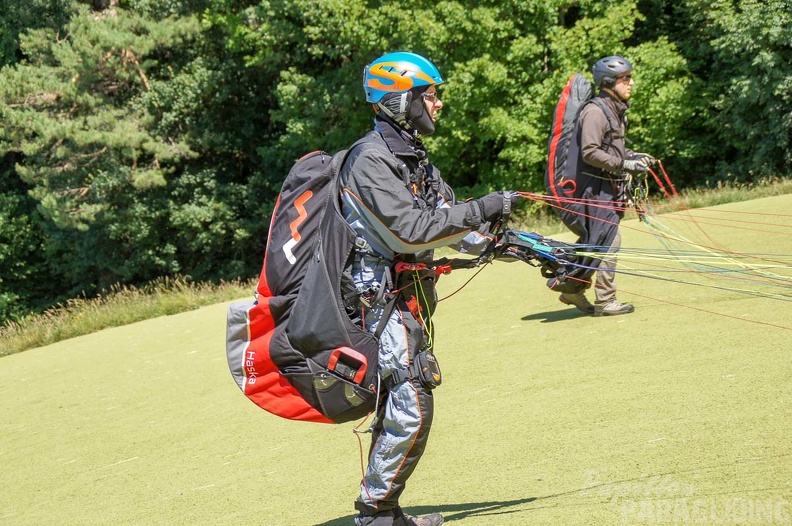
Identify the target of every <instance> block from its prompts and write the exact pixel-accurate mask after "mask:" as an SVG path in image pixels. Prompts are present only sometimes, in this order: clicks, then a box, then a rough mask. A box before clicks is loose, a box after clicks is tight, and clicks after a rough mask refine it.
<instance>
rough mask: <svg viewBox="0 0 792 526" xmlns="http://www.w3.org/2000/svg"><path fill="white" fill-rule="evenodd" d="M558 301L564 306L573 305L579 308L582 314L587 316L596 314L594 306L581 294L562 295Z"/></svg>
mask: <svg viewBox="0 0 792 526" xmlns="http://www.w3.org/2000/svg"><path fill="white" fill-rule="evenodd" d="M558 301H560V302H561V303H563V304H564V305H572V306H574V307H576V308H577V310H579V311H580V312H585V313H586V314H594V305H592V304H591V302H590V301H589V300H588V298H586V296H585V295H584V294H583V293H582V292H579V293H577V294H561V295H560V296H559V297H558Z"/></svg>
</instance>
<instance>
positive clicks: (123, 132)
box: [0, 0, 792, 321]
mask: <svg viewBox="0 0 792 526" xmlns="http://www.w3.org/2000/svg"><path fill="white" fill-rule="evenodd" d="M0 13H2V15H0V16H1V17H2V18H0V66H3V68H2V70H0V122H1V123H2V125H1V126H0V321H2V320H7V319H17V318H19V317H20V316H22V315H24V314H25V313H27V312H30V311H35V310H40V309H42V308H46V307H47V306H50V305H53V304H54V303H57V302H60V301H63V300H65V299H67V298H70V297H76V296H79V295H86V296H91V295H94V294H96V293H99V292H101V291H102V290H106V289H107V288H109V287H111V286H112V285H114V284H117V283H121V284H130V285H141V284H144V283H146V282H148V281H150V280H153V279H156V278H159V277H168V276H177V275H182V276H187V277H188V278H189V279H193V280H197V281H202V280H220V279H234V278H238V277H245V278H246V277H250V276H254V275H255V274H256V273H257V271H258V270H259V268H260V264H261V255H262V253H263V249H264V242H265V239H266V230H267V227H268V221H269V215H270V212H271V210H272V207H273V205H274V199H275V196H276V195H277V191H278V189H279V186H280V182H281V181H282V179H283V177H284V175H285V173H286V172H287V171H288V169H289V167H290V166H291V164H292V163H293V162H294V159H295V158H297V157H299V156H300V155H301V154H303V153H305V152H308V151H311V150H315V149H324V150H327V151H335V150H337V149H340V148H343V147H346V146H348V145H349V144H350V143H351V142H352V141H354V140H355V139H356V138H357V137H358V136H359V135H361V134H362V133H364V132H365V131H366V130H367V129H368V128H369V126H370V123H371V121H370V119H371V116H372V113H371V110H370V108H368V107H367V105H366V104H365V102H364V101H363V97H362V89H361V86H360V82H361V71H362V68H363V66H364V65H365V64H366V63H367V62H368V61H370V60H372V59H374V58H376V57H377V56H379V55H380V54H382V53H384V52H388V51H394V50H411V51H415V52H418V53H421V54H424V55H426V56H428V57H430V58H431V59H432V60H433V61H434V62H435V63H436V64H437V65H438V67H439V68H440V70H441V71H442V72H443V74H444V76H445V78H446V80H447V82H446V84H445V85H444V86H442V89H441V94H442V97H443V102H444V105H445V106H444V109H443V111H442V117H441V121H440V123H439V126H438V132H437V134H436V135H435V136H432V137H430V138H428V139H427V143H428V145H429V147H430V151H431V152H432V156H433V160H434V161H435V162H436V163H437V164H438V165H439V166H440V167H441V168H442V169H443V172H444V175H445V176H446V178H447V179H448V180H449V181H450V182H451V183H452V184H454V185H455V186H457V187H458V188H459V193H460V194H461V195H471V196H475V195H479V194H482V193H484V192H487V191H489V190H492V189H496V188H506V187H508V188H516V189H523V190H541V188H542V178H543V173H544V166H545V154H546V153H545V149H546V141H547V135H548V132H549V127H550V121H551V113H552V110H553V107H554V105H555V103H556V101H557V97H558V92H559V90H560V89H561V87H562V86H563V84H564V82H565V81H566V79H567V78H568V77H569V76H570V75H571V74H572V73H574V72H588V71H590V66H591V64H592V63H593V62H594V61H595V60H596V59H597V58H599V57H601V56H604V55H609V54H614V53H621V54H624V55H625V56H627V57H628V58H629V59H630V60H631V61H632V62H633V63H634V64H636V71H635V75H634V76H635V79H636V86H635V88H634V97H633V101H634V102H633V109H632V110H631V112H630V118H631V128H630V137H631V139H632V140H633V143H634V144H633V148H634V149H636V150H640V151H647V152H651V153H653V154H655V155H657V156H659V157H660V158H662V159H663V161H664V163H665V166H666V168H667V169H668V171H669V173H670V174H671V175H672V177H673V178H674V179H675V181H676V183H677V187H685V186H706V185H713V184H716V183H718V182H723V181H736V182H750V181H753V180H756V179H758V178H761V177H764V176H768V175H783V174H788V173H789V172H790V168H792V145H790V136H791V135H792V60H791V59H792V14H791V13H792V0H767V1H762V2H759V1H758V0H734V1H733V0H728V1H726V0H715V1H704V0H682V1H676V2H670V1H667V0H640V1H637V2H636V1H629V0H628V1H621V0H619V1H615V0H605V1H601V0H580V1H577V2H569V1H568V0H563V1H562V0H485V1H480V2H476V3H475V7H470V5H469V3H467V2H459V1H451V0H413V1H411V2H406V1H404V0H391V1H388V0H383V1H373V0H372V1H368V2H359V1H357V0H258V1H256V0H166V1H154V0H93V1H77V0H59V1H47V2H44V1H42V0H33V1H30V2H11V1H10V0H0Z"/></svg>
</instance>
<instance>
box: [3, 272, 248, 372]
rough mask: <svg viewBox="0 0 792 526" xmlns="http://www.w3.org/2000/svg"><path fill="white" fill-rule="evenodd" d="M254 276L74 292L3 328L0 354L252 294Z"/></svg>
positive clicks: (162, 281)
mask: <svg viewBox="0 0 792 526" xmlns="http://www.w3.org/2000/svg"><path fill="white" fill-rule="evenodd" d="M254 290H255V282H254V281H235V282H224V283H220V284H218V285H214V284H210V283H191V282H189V281H186V280H184V279H163V280H160V281H157V282H155V283H152V284H151V285H149V286H147V287H143V288H137V287H116V288H115V289H114V290H112V291H110V293H109V294H106V295H103V296H99V297H97V298H90V299H85V298H76V299H73V300H70V301H68V302H67V303H66V304H65V305H58V306H57V307H55V308H52V309H49V310H47V311H46V312H44V313H43V314H38V315H31V316H28V317H27V318H24V319H22V320H20V321H19V322H10V323H8V324H6V325H5V326H3V327H1V328H0V357H1V356H4V355H9V354H14V353H17V352H21V351H24V350H27V349H31V348H34V347H40V346H42V345H48V344H50V343H55V342H58V341H61V340H66V339H68V338H74V337H76V336H82V335H83V334H90V333H92V332H96V331H99V330H102V329H106V328H108V327H118V326H120V325H126V324H128V323H134V322H136V321H141V320H147V319H150V318H156V317H158V316H166V315H169V314H176V313H178V312H184V311H188V310H191V309H195V308H197V307H200V306H203V305H212V304H214V303H218V302H221V301H227V300H229V299H233V298H238V297H240V296H242V295H244V294H252V293H253V291H254Z"/></svg>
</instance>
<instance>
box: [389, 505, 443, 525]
mask: <svg viewBox="0 0 792 526" xmlns="http://www.w3.org/2000/svg"><path fill="white" fill-rule="evenodd" d="M393 517H394V518H393V526H440V525H441V524H443V520H444V519H443V516H442V515H440V514H439V513H430V514H428V515H421V516H420V517H416V516H415V515H405V514H404V512H403V511H402V510H401V508H397V509H395V510H394V511H393Z"/></svg>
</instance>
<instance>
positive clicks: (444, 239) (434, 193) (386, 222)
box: [341, 117, 486, 260]
mask: <svg viewBox="0 0 792 526" xmlns="http://www.w3.org/2000/svg"><path fill="white" fill-rule="evenodd" d="M375 122H376V126H375V129H374V130H373V131H371V132H369V133H368V135H367V136H366V143H365V144H364V145H362V146H358V147H357V148H354V149H353V150H352V152H351V153H350V155H349V158H348V159H347V162H346V163H345V165H344V167H343V168H342V169H341V182H342V202H343V205H344V206H343V208H344V215H345V217H346V219H347V222H348V223H349V224H350V225H351V226H352V228H353V229H355V231H356V232H357V233H358V236H360V237H362V238H363V239H365V240H366V241H367V242H368V244H369V245H370V246H371V248H372V249H373V251H374V252H376V253H377V254H379V255H380V256H382V257H383V258H385V259H387V260H393V259H394V258H395V257H396V255H397V254H417V255H419V259H426V258H427V257H431V250H432V249H435V248H439V247H443V246H449V245H452V246H453V245H457V247H456V248H458V249H461V251H463V252H464V251H470V252H475V250H466V246H467V245H468V244H470V245H476V246H477V245H479V244H483V243H479V240H481V241H485V238H484V236H482V235H479V234H477V233H476V230H477V229H479V228H480V227H482V225H484V226H486V223H485V222H484V220H483V219H482V217H481V212H480V210H479V207H478V205H477V204H476V203H475V202H473V201H470V202H465V203H459V202H457V201H456V197H455V195H454V192H453V190H452V189H451V187H449V186H448V184H446V182H445V181H444V180H443V179H442V177H441V176H440V171H439V170H438V169H437V168H436V167H435V166H434V165H433V164H431V163H428V161H427V160H426V158H425V155H426V154H425V152H424V151H423V149H422V145H421V144H420V143H418V142H416V141H411V140H410V138H409V137H405V136H404V135H402V133H401V132H400V130H399V129H398V128H397V127H396V126H395V125H392V124H390V123H389V122H388V121H387V120H384V119H382V118H379V117H378V118H377V119H375ZM422 157H423V159H422ZM482 230H483V229H482ZM466 238H467V239H466ZM427 251H428V252H427Z"/></svg>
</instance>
